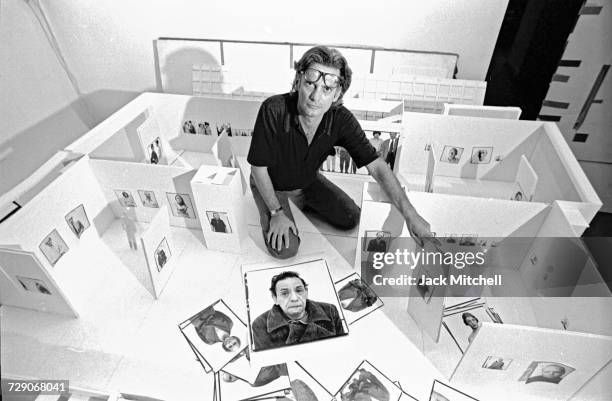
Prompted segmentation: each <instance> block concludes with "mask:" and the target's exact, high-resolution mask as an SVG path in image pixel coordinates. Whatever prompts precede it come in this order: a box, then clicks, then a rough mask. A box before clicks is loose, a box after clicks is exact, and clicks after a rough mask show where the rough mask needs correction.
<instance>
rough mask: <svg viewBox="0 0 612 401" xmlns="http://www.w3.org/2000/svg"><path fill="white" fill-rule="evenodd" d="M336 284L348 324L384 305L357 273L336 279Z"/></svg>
mask: <svg viewBox="0 0 612 401" xmlns="http://www.w3.org/2000/svg"><path fill="white" fill-rule="evenodd" d="M335 286H336V292H337V293H338V298H339V299H340V305H341V306H342V309H343V310H344V316H345V317H346V321H347V323H348V324H353V323H355V322H356V321H358V320H360V319H361V318H363V317H365V316H367V315H369V314H370V313H372V312H374V311H375V310H376V309H378V308H380V307H381V306H383V301H382V300H381V299H380V298H379V297H378V296H377V295H376V293H375V292H374V291H373V290H372V289H371V288H370V287H369V286H368V285H367V284H366V283H365V282H364V281H363V280H362V279H361V277H359V275H358V274H357V273H353V274H351V275H349V276H347V277H345V278H343V279H341V280H338V281H336V284H335Z"/></svg>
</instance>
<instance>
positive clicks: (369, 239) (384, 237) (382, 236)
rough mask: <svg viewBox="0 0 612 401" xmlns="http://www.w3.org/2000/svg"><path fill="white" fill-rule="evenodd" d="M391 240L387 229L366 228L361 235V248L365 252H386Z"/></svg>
mask: <svg viewBox="0 0 612 401" xmlns="http://www.w3.org/2000/svg"><path fill="white" fill-rule="evenodd" d="M390 242H391V233H390V232H389V231H380V230H366V231H365V235H364V237H363V250H364V251H365V252H387V250H388V249H389V244H390Z"/></svg>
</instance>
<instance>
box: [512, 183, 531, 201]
mask: <svg viewBox="0 0 612 401" xmlns="http://www.w3.org/2000/svg"><path fill="white" fill-rule="evenodd" d="M510 200H513V201H519V202H523V201H528V200H529V199H527V196H526V194H525V191H523V188H521V185H520V184H519V183H518V182H516V183H514V189H513V190H512V196H511V197H510Z"/></svg>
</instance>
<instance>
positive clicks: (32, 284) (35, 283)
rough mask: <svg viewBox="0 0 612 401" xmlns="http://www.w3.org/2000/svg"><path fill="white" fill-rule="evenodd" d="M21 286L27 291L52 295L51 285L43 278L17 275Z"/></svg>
mask: <svg viewBox="0 0 612 401" xmlns="http://www.w3.org/2000/svg"><path fill="white" fill-rule="evenodd" d="M16 279H17V282H18V283H19V285H20V287H22V288H23V289H24V290H26V291H32V292H37V293H40V294H43V295H52V293H51V290H50V289H49V285H48V284H47V283H45V282H44V281H42V280H39V279H36V278H30V277H24V276H17V277H16Z"/></svg>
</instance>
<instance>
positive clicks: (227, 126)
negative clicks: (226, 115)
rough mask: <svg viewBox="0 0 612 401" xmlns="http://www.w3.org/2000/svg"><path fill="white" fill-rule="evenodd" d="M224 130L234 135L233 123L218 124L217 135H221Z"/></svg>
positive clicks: (228, 134) (229, 134)
mask: <svg viewBox="0 0 612 401" xmlns="http://www.w3.org/2000/svg"><path fill="white" fill-rule="evenodd" d="M223 131H225V132H226V133H227V136H232V124H230V123H225V124H221V126H220V127H219V126H218V125H217V136H220V135H221V134H222V133H223Z"/></svg>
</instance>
